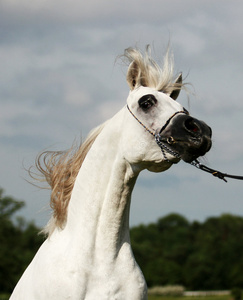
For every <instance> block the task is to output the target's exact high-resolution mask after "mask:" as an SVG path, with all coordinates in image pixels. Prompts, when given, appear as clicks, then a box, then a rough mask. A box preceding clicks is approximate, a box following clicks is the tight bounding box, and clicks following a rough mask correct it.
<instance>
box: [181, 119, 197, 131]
mask: <svg viewBox="0 0 243 300" xmlns="http://www.w3.org/2000/svg"><path fill="white" fill-rule="evenodd" d="M184 124H185V128H186V129H187V130H188V131H190V132H194V133H197V132H198V131H199V127H198V125H197V124H196V123H195V122H194V120H193V118H188V119H186V120H185V123H184Z"/></svg>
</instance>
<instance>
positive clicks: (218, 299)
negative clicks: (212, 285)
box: [0, 295, 232, 300]
mask: <svg viewBox="0 0 243 300" xmlns="http://www.w3.org/2000/svg"><path fill="white" fill-rule="evenodd" d="M8 299H9V295H0V300H8ZM231 299H232V296H207V297H162V296H149V297H148V300H231Z"/></svg>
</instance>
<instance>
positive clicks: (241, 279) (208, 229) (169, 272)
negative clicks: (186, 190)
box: [131, 214, 243, 290]
mask: <svg viewBox="0 0 243 300" xmlns="http://www.w3.org/2000/svg"><path fill="white" fill-rule="evenodd" d="M131 240H132V246H133V251H134V254H135V257H136V259H137V262H138V264H139V265H140V267H141V269H142V271H143V272H144V275H145V278H146V280H147V283H148V285H149V286H154V285H166V284H182V285H184V286H185V287H186V288H187V289H192V290H201V289H205V290H215V289H231V288H233V287H241V288H242V287H243V218H242V217H238V216H232V215H229V214H225V215H222V216H220V217H212V218H209V219H207V220H206V221H205V222H204V223H199V222H192V223H189V222H188V221H187V220H186V219H185V218H184V217H182V216H181V215H178V214H170V215H168V216H166V217H164V218H161V219H159V220H158V221H157V223H155V224H149V225H147V226H145V225H140V226H137V227H134V228H132V229H131Z"/></svg>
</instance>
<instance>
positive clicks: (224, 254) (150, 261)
mask: <svg viewBox="0 0 243 300" xmlns="http://www.w3.org/2000/svg"><path fill="white" fill-rule="evenodd" d="M23 207H24V202H23V201H17V200H15V199H13V198H12V197H8V196H4V193H3V190H2V189H0V293H10V292H11V291H12V289H13V288H14V286H15V285H16V283H17V281H18V279H19V278H20V276H21V274H22V273H23V271H24V270H25V268H26V267H27V266H28V264H29V263H30V261H31V260H32V258H33V256H34V255H35V253H36V251H37V250H38V248H39V247H40V245H41V244H42V242H43V240H44V238H43V236H40V235H38V232H39V230H40V229H39V228H37V227H36V226H35V224H34V223H31V222H30V223H29V222H26V221H25V220H24V219H23V218H20V217H18V218H17V217H15V216H14V215H15V213H16V212H18V211H19V210H20V209H21V208H23ZM131 241H132V247H133V251H134V254H135V257H136V260H137V262H138V264H139V266H140V267H141V269H142V271H143V273H144V275H145V278H146V281H147V283H148V286H155V285H178V284H179V285H183V286H185V287H186V288H187V289H191V290H202V289H205V290H215V289H232V288H241V289H242V287H243V218H242V217H238V216H232V215H229V214H225V215H222V216H220V217H212V218H209V219H207V220H206V221H205V222H203V223H199V222H192V223H190V222H189V221H188V220H187V219H185V218H184V217H183V216H181V215H179V214H170V215H167V216H165V217H163V218H160V219H159V220H158V221H157V222H156V223H152V224H149V225H140V226H136V227H133V228H132V229H131Z"/></svg>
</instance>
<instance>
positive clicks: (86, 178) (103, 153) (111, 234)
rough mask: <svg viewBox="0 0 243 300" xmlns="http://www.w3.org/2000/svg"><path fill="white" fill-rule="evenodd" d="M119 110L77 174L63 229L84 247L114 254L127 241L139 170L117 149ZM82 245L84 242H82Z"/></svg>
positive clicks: (118, 140) (98, 138) (96, 141)
mask: <svg viewBox="0 0 243 300" xmlns="http://www.w3.org/2000/svg"><path fill="white" fill-rule="evenodd" d="M121 117H122V112H121V113H120V114H118V115H116V116H115V117H114V118H113V119H111V120H110V121H109V122H108V124H107V125H106V126H105V127H104V129H103V130H102V132H101V133H100V134H99V136H98V137H97V138H96V140H95V142H94V144H93V146H92V147H91V149H90V150H89V152H88V154H87V156H86V158H85V160H84V162H83V165H82V167H81V169H80V171H79V174H78V176H77V178H76V182H75V185H74V189H73V192H72V196H71V200H70V203H69V208H68V218H67V225H66V231H68V232H69V234H70V235H75V240H76V241H77V240H78V239H80V242H81V243H82V248H83V247H88V249H86V251H95V249H99V251H101V252H102V249H103V252H105V253H106V254H107V253H108V252H110V253H112V252H113V255H116V254H117V252H118V251H119V249H120V248H121V246H122V244H124V243H125V242H127V243H130V239H129V211H130V199H131V193H132V189H133V187H134V184H135V182H136V178H137V176H138V174H136V173H134V172H133V170H132V167H131V165H129V164H128V163H127V162H126V160H125V159H124V158H123V157H122V155H121V153H120V151H119V149H120V148H119V144H120V136H121V135H120V130H121V128H122V122H121ZM84 245H85V246H84Z"/></svg>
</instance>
